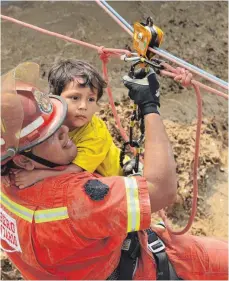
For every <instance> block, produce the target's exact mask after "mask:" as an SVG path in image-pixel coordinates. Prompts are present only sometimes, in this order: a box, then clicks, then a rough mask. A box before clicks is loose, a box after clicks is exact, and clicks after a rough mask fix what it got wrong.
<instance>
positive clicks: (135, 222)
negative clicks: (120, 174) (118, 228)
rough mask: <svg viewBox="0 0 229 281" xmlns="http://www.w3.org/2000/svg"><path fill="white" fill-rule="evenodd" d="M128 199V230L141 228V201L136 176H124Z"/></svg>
mask: <svg viewBox="0 0 229 281" xmlns="http://www.w3.org/2000/svg"><path fill="white" fill-rule="evenodd" d="M124 181H125V187H126V200H127V214H128V217H127V232H132V231H138V230H139V229H140V203H139V196H138V184H137V181H136V179H135V178H134V177H130V178H127V177H125V178H124Z"/></svg>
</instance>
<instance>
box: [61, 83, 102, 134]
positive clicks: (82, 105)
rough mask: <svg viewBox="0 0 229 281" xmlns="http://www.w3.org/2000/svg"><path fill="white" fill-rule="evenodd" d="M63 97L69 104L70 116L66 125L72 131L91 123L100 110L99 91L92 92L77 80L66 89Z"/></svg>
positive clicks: (66, 120)
mask: <svg viewBox="0 0 229 281" xmlns="http://www.w3.org/2000/svg"><path fill="white" fill-rule="evenodd" d="M79 79H80V78H79ZM79 79H78V80H79ZM79 82H81V81H79ZM82 82H83V81H82ZM61 96H62V97H63V98H65V100H66V102H67V104H68V114H67V117H66V119H65V123H64V124H65V125H66V126H68V128H69V130H70V131H72V130H74V129H75V128H80V127H82V126H83V125H85V124H86V123H88V122H89V121H91V119H92V116H93V115H94V113H95V112H96V111H97V110H98V105H97V102H96V101H97V90H96V89H95V92H92V91H91V89H90V88H89V87H81V86H80V84H79V83H78V82H77V81H76V80H75V81H71V82H70V83H69V84H68V85H67V86H66V87H65V88H64V90H63V92H62V93H61Z"/></svg>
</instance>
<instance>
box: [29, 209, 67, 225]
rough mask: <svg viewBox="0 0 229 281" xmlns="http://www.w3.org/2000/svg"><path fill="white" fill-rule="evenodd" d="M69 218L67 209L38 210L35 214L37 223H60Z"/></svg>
mask: <svg viewBox="0 0 229 281" xmlns="http://www.w3.org/2000/svg"><path fill="white" fill-rule="evenodd" d="M67 218H69V216H68V210H67V207H60V208H53V209H47V210H38V211H35V213H34V219H35V223H42V222H50V221H58V220H64V219H67Z"/></svg>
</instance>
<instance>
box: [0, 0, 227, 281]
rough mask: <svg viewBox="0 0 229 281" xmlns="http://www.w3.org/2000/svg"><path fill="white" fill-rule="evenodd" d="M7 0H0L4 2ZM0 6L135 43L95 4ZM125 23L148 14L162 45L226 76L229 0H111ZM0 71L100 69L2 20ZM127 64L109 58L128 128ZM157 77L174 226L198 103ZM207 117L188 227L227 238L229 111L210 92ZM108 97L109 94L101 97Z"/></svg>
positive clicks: (41, 22)
mask: <svg viewBox="0 0 229 281" xmlns="http://www.w3.org/2000/svg"><path fill="white" fill-rule="evenodd" d="M3 4H4V3H3ZM3 4H2V14H4V15H8V16H11V17H14V18H16V19H19V20H22V21H25V22H28V23H31V24H34V25H37V26H39V27H42V28H45V29H48V30H50V31H54V32H59V33H61V34H64V35H68V36H71V37H73V38H76V39H79V40H83V41H85V42H88V43H91V44H95V45H97V46H105V47H110V48H124V47H125V46H126V44H128V45H129V46H132V43H131V39H130V38H129V37H128V35H127V34H126V33H125V32H124V31H123V30H122V29H121V28H120V27H119V26H118V25H117V24H116V23H115V22H114V21H113V20H112V19H111V18H110V17H109V16H108V15H107V14H106V13H105V12H104V11H103V10H102V9H101V8H100V7H98V6H97V4H96V3H94V2H87V1H82V2H77V1H69V2H62V1H57V2H54V1H50V2H48V1H47V2H44V1H36V2H35V1H33V2H30V1H27V2H18V1H16V2H10V3H8V4H6V5H3ZM110 4H111V5H112V7H113V8H114V9H116V10H117V12H118V13H120V14H121V15H122V16H123V17H124V18H125V19H126V20H127V21H128V22H129V23H130V24H133V22H134V21H141V20H144V19H145V18H146V17H147V16H149V15H151V16H153V17H154V19H155V23H156V24H157V25H158V26H159V27H161V28H162V30H163V31H164V33H165V39H164V43H163V46H162V48H163V49H165V50H167V51H168V52H170V53H172V54H174V55H175V56H178V57H180V58H182V59H184V60H186V61H188V62H190V63H192V64H194V65H196V66H198V67H200V68H202V69H204V70H206V71H208V72H209V73H212V74H214V75H216V76H217V77H219V78H221V79H223V80H227V78H228V45H227V44H228V43H227V42H228V30H227V27H228V16H227V11H228V3H227V2H226V1H225V2H224V1H218V2H213V1H206V2H204V1H190V2H187V1H184V2H179V1H177V2H173V1H168V2H158V1H156V2H151V1H150V2H148V1H145V2H144V1H143V2H139V1H134V2H133V1H117V2H116V1H112V2H110ZM1 28H2V30H1V31H2V35H1V36H2V37H1V38H2V41H1V43H2V48H1V54H2V55H1V67H2V73H4V72H6V71H8V70H10V69H11V68H13V67H15V66H16V65H17V64H18V63H20V62H23V61H29V60H30V61H34V62H37V63H39V64H40V65H41V69H42V73H41V75H42V78H43V80H42V82H41V84H42V87H43V88H44V89H46V88H47V82H46V80H45V79H46V76H47V71H48V69H49V68H50V66H51V64H52V63H53V62H54V61H56V60H58V59H60V58H78V59H86V60H88V61H89V62H90V63H92V64H94V65H96V66H97V67H98V68H101V61H100V59H99V56H98V54H97V52H96V51H94V50H92V49H87V48H83V47H81V46H78V45H74V44H71V43H69V42H65V41H62V40H60V39H56V38H54V37H50V36H47V35H43V34H40V33H38V32H35V31H32V30H29V29H27V28H22V27H20V26H17V25H15V24H13V23H9V22H6V21H2V26H1ZM128 69H129V65H127V64H125V63H123V62H121V61H120V60H118V59H113V60H111V61H110V63H109V76H110V83H111V86H112V91H113V94H114V97H115V99H116V101H117V110H118V112H119V115H120V116H121V121H122V124H123V126H124V127H125V128H126V130H127V131H128V118H127V117H129V115H130V102H129V100H128V99H125V101H122V97H123V96H126V94H127V91H126V90H125V89H124V87H123V86H122V83H121V77H122V75H123V74H124V73H126V72H127V71H128ZM159 79H160V82H161V93H162V98H161V103H162V106H161V112H162V117H163V119H164V121H165V125H166V128H167V131H168V134H169V137H170V140H171V142H172V144H173V149H174V154H175V158H176V161H177V174H178V179H179V186H178V198H177V203H176V204H175V205H174V206H173V208H169V209H168V215H169V218H170V219H171V221H172V222H173V223H174V225H175V226H176V227H181V226H184V224H185V222H186V221H187V218H188V214H189V212H190V205H191V194H192V193H191V191H192V173H191V167H192V164H193V152H194V150H193V145H194V139H195V124H196V119H195V118H196V101H195V94H194V91H193V90H191V89H190V90H186V89H183V88H182V87H180V86H179V85H177V84H176V83H174V82H173V81H172V80H171V79H169V78H159ZM202 96H203V107H204V122H203V125H202V135H201V154H200V167H199V173H198V179H199V188H200V191H199V199H198V212H197V216H196V220H195V223H194V225H193V228H192V233H195V234H202V235H208V236H211V235H213V236H217V237H222V238H227V237H228V234H227V229H228V227H227V219H228V209H227V203H228V190H227V189H228V184H227V180H228V175H227V169H228V168H227V167H228V166H227V147H228V139H227V134H228V121H227V115H228V109H227V102H226V101H225V100H223V99H222V98H219V97H216V96H215V95H212V94H209V93H204V92H203V93H202ZM104 101H106V97H105V98H104ZM101 116H102V118H103V119H104V120H105V121H106V122H107V124H108V127H109V129H110V130H111V132H112V134H113V136H114V138H115V141H116V143H117V145H119V146H120V145H121V143H120V140H121V138H120V136H119V134H118V131H117V129H116V127H115V124H114V120H113V117H112V114H111V112H110V109H109V107H108V106H107V104H106V103H104V104H103V105H102V110H101ZM2 269H3V271H2V279H19V278H21V277H20V274H19V273H17V272H16V271H15V270H14V269H13V270H12V267H11V264H9V261H8V260H7V259H6V257H5V256H4V257H3V262H2Z"/></svg>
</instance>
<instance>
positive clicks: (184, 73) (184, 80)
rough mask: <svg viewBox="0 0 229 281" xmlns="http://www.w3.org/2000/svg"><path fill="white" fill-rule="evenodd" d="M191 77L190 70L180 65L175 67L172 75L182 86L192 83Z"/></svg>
mask: <svg viewBox="0 0 229 281" xmlns="http://www.w3.org/2000/svg"><path fill="white" fill-rule="evenodd" d="M192 79H193V77H192V73H191V72H189V71H188V70H186V69H184V68H181V67H177V68H176V76H175V77H174V80H175V81H178V82H180V83H181V85H182V86H184V87H189V86H190V85H191V84H192V83H191V82H192V81H191V80H192Z"/></svg>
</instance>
